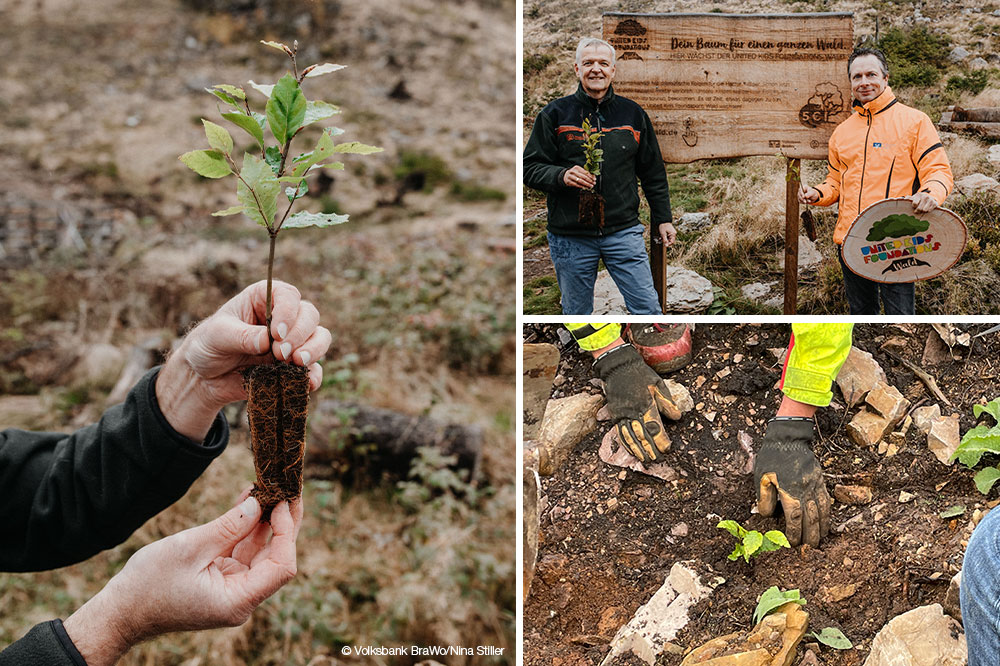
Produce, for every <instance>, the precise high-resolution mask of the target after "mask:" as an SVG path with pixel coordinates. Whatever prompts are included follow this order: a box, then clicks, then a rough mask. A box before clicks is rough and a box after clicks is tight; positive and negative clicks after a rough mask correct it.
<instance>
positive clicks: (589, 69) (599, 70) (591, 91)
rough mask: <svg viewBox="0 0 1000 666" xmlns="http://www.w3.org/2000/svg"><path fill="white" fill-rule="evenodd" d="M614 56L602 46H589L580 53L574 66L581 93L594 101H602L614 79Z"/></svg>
mask: <svg viewBox="0 0 1000 666" xmlns="http://www.w3.org/2000/svg"><path fill="white" fill-rule="evenodd" d="M613 59H614V55H613V54H612V53H611V50H610V49H609V48H608V47H606V46H604V45H603V44H591V45H590V46H587V47H586V48H584V49H583V51H582V52H581V53H580V61H579V62H577V63H576V64H574V67H575V69H576V76H577V78H578V79H580V83H581V84H582V85H583V91H584V92H585V93H587V94H588V95H590V96H591V97H593V98H594V99H597V100H600V99H604V95H606V94H607V92H608V88H609V87H610V86H611V80H612V79H614V78H615V65H614V60H613Z"/></svg>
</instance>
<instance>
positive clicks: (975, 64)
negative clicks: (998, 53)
mask: <svg viewBox="0 0 1000 666" xmlns="http://www.w3.org/2000/svg"><path fill="white" fill-rule="evenodd" d="M989 66H990V63H988V62H987V61H986V59H985V58H980V57H978V56H977V57H975V58H973V59H972V60H970V61H969V68H970V69H986V68H987V67H989Z"/></svg>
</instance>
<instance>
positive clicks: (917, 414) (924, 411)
mask: <svg viewBox="0 0 1000 666" xmlns="http://www.w3.org/2000/svg"><path fill="white" fill-rule="evenodd" d="M939 418H941V405H939V404H937V403H934V404H933V405H925V406H924V407H917V408H916V409H914V410H913V425H914V426H915V427H916V428H917V430H919V431H920V432H921V433H923V434H925V435H926V434H927V433H929V432H930V431H931V422H932V421H934V419H939Z"/></svg>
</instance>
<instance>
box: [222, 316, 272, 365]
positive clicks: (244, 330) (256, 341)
mask: <svg viewBox="0 0 1000 666" xmlns="http://www.w3.org/2000/svg"><path fill="white" fill-rule="evenodd" d="M207 333H209V334H210V336H209V339H208V341H207V344H208V346H209V347H210V348H211V350H212V351H213V352H215V353H216V354H218V355H220V356H239V355H245V356H259V355H261V354H265V353H267V351H268V346H269V339H268V336H267V327H266V326H256V325H253V324H248V323H246V322H244V321H241V320H240V319H238V318H237V317H231V316H229V317H219V318H218V319H217V320H216V321H213V322H212V329H211V331H209V332H207Z"/></svg>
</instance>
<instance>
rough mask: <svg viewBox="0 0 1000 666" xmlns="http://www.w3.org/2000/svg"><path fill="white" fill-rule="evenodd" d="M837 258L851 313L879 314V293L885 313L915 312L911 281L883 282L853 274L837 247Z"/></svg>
mask: <svg viewBox="0 0 1000 666" xmlns="http://www.w3.org/2000/svg"><path fill="white" fill-rule="evenodd" d="M837 258H838V259H840V267H841V268H842V269H843V271H844V289H845V290H846V291H847V304H848V306H850V308H851V314H852V315H877V314H879V311H878V310H879V308H878V300H879V293H880V292H881V295H882V306H883V307H884V308H885V313H886V314H887V315H911V314H915V313H916V307H917V306H916V298H915V296H914V294H915V293H916V290H915V289H914V287H913V283H912V282H906V283H902V284H884V283H882V282H875V281H874V280H868V279H865V278H863V277H861V276H860V275H855V274H854V273H853V272H851V269H850V268H848V267H847V266H846V265H845V264H844V256H843V255H842V254H841V253H840V248H839V247H838V248H837Z"/></svg>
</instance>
